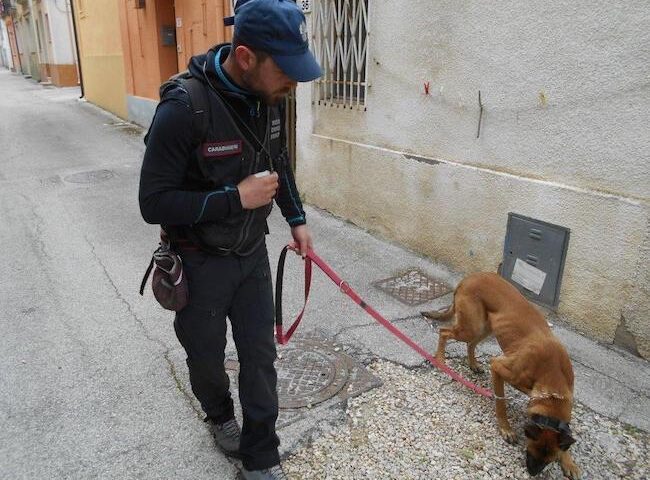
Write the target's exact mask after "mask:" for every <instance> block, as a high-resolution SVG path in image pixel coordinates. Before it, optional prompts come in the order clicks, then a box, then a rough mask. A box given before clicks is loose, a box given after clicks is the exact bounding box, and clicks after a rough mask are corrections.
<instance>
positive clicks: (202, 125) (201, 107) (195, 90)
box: [176, 77, 210, 145]
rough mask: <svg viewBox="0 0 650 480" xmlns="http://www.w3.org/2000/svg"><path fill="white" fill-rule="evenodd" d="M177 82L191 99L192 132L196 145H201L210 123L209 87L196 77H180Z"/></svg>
mask: <svg viewBox="0 0 650 480" xmlns="http://www.w3.org/2000/svg"><path fill="white" fill-rule="evenodd" d="M176 81H177V82H179V83H180V84H181V85H183V87H185V90H187V93H188V95H189V97H190V104H191V107H192V130H193V132H194V138H193V143H194V145H200V144H201V143H202V142H203V140H204V139H205V137H206V135H207V133H208V125H209V121H210V101H209V99H208V92H207V87H206V86H205V84H203V82H201V81H200V80H198V79H196V78H194V77H179V78H178V79H177V80H176Z"/></svg>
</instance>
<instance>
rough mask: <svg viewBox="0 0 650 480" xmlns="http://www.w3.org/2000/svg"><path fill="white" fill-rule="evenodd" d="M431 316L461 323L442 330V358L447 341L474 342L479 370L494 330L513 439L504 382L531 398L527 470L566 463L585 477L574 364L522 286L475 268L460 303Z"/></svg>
mask: <svg viewBox="0 0 650 480" xmlns="http://www.w3.org/2000/svg"><path fill="white" fill-rule="evenodd" d="M422 315H424V316H425V317H427V318H432V319H436V320H449V319H451V318H452V317H453V316H454V315H455V316H456V322H455V323H454V325H453V326H452V327H451V328H441V329H440V337H439V341H438V351H437V352H436V358H437V359H438V360H439V361H441V362H443V363H444V361H445V345H446V343H447V340H449V339H450V338H451V339H455V340H459V341H461V342H465V343H467V357H468V361H469V366H470V368H471V369H472V370H474V371H480V367H479V365H478V363H477V361H476V357H475V349H476V345H477V344H478V343H479V342H481V341H482V340H483V339H485V338H486V337H488V336H489V335H491V334H494V336H495V337H496V339H497V341H498V342H499V346H500V347H501V350H503V355H501V356H499V357H495V358H492V359H491V361H490V364H491V370H492V383H493V388H494V394H495V396H496V416H497V421H498V424H499V431H500V433H501V435H502V436H503V437H504V438H505V439H506V441H507V442H509V443H514V441H515V440H516V435H515V433H514V432H513V430H512V427H511V426H510V422H509V421H508V417H507V415H506V403H505V398H504V393H503V382H504V381H505V382H508V383H509V384H510V385H512V386H513V387H515V388H516V389H518V390H521V391H522V392H524V393H526V394H527V395H529V397H530V401H529V404H528V416H529V417H530V423H529V424H528V425H526V428H525V433H526V437H528V440H527V446H526V467H527V469H528V473H530V474H531V475H537V474H538V473H540V472H541V471H542V470H543V469H544V467H546V465H548V464H549V463H550V462H552V461H554V460H559V462H560V465H561V466H562V470H563V472H564V474H565V475H566V476H568V477H569V478H571V479H577V478H579V476H580V469H579V468H578V467H577V466H576V464H575V463H574V461H573V458H571V454H570V453H569V452H568V449H569V447H570V446H571V444H573V443H574V442H575V440H574V439H573V437H572V436H571V430H570V429H569V422H570V421H571V410H572V407H573V368H572V367H571V361H570V359H569V355H568V354H567V352H566V350H565V348H564V346H562V344H561V343H560V342H559V341H558V340H557V338H556V337H555V336H554V335H553V333H552V332H551V329H550V328H549V326H548V324H547V323H546V320H545V319H544V317H543V316H542V314H541V313H540V312H539V311H538V310H537V309H536V308H535V307H534V306H533V305H531V304H530V303H529V302H528V300H526V298H524V296H523V295H521V293H519V291H518V290H517V289H516V288H515V287H514V286H512V285H511V284H510V283H508V282H507V281H506V280H504V279H503V278H501V277H500V276H499V275H496V274H494V273H476V274H473V275H470V276H468V277H466V278H465V279H463V281H462V282H460V284H459V285H458V287H457V288H456V291H455V293H454V302H453V304H452V305H451V307H449V309H448V310H447V311H444V312H422Z"/></svg>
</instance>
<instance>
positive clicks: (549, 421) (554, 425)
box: [532, 415, 571, 435]
mask: <svg viewBox="0 0 650 480" xmlns="http://www.w3.org/2000/svg"><path fill="white" fill-rule="evenodd" d="M532 420H533V423H534V424H535V425H537V426H538V427H542V428H549V429H551V430H555V431H556V432H560V433H562V432H564V433H566V434H568V435H570V434H571V427H570V426H569V424H568V423H567V422H565V421H563V420H559V419H557V418H553V417H547V416H544V415H533V416H532Z"/></svg>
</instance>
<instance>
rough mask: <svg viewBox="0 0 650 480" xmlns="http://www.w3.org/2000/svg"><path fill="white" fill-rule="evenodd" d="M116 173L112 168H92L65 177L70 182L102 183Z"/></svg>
mask: <svg viewBox="0 0 650 480" xmlns="http://www.w3.org/2000/svg"><path fill="white" fill-rule="evenodd" d="M114 176H115V174H114V173H113V172H111V171H110V170H91V171H90V172H80V173H74V174H72V175H68V176H67V177H65V178H64V180H65V181H66V182H70V183H100V182H105V181H106V180H109V179H111V178H113V177H114Z"/></svg>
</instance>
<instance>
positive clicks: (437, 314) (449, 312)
mask: <svg viewBox="0 0 650 480" xmlns="http://www.w3.org/2000/svg"><path fill="white" fill-rule="evenodd" d="M454 311H455V310H454V304H453V303H452V304H451V305H449V307H447V309H446V310H431V311H429V312H420V314H421V315H422V316H423V317H425V318H430V319H431V320H438V321H441V322H444V321H445V320H450V319H451V317H453V316H454Z"/></svg>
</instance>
